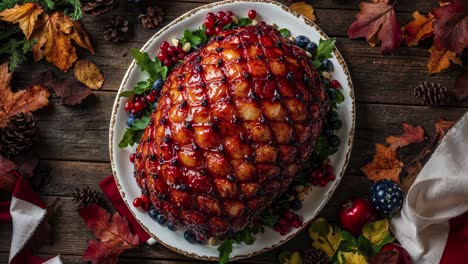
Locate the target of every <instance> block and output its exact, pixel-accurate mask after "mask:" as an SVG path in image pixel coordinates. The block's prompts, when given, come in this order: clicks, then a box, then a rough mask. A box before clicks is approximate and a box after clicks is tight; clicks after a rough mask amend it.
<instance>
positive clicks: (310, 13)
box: [289, 2, 317, 21]
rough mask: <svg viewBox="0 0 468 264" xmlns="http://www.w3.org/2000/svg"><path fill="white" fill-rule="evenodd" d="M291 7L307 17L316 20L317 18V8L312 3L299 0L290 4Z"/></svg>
mask: <svg viewBox="0 0 468 264" xmlns="http://www.w3.org/2000/svg"><path fill="white" fill-rule="evenodd" d="M289 9H291V10H293V11H295V12H297V13H299V14H301V15H303V16H305V17H307V18H308V19H310V20H312V21H315V20H317V18H316V17H315V14H314V12H315V10H314V8H313V7H312V5H309V4H307V3H306V2H298V3H294V4H292V5H290V6H289Z"/></svg>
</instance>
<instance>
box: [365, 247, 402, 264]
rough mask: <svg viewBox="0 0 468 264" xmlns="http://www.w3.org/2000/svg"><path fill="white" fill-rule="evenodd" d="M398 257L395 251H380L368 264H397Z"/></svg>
mask: <svg viewBox="0 0 468 264" xmlns="http://www.w3.org/2000/svg"><path fill="white" fill-rule="evenodd" d="M399 257H400V255H399V253H398V251H396V250H389V251H380V252H378V253H377V254H375V255H374V256H373V257H372V258H371V260H370V262H369V264H398V263H399V262H398V259H399Z"/></svg>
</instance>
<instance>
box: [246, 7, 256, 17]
mask: <svg viewBox="0 0 468 264" xmlns="http://www.w3.org/2000/svg"><path fill="white" fill-rule="evenodd" d="M248 16H249V18H250V19H255V18H256V17H257V11H255V10H253V9H252V10H250V11H249V13H248Z"/></svg>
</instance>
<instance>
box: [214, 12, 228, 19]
mask: <svg viewBox="0 0 468 264" xmlns="http://www.w3.org/2000/svg"><path fill="white" fill-rule="evenodd" d="M225 15H226V13H224V12H223V11H219V12H218V13H216V17H217V18H218V19H219V20H221V19H223V17H224V16H225Z"/></svg>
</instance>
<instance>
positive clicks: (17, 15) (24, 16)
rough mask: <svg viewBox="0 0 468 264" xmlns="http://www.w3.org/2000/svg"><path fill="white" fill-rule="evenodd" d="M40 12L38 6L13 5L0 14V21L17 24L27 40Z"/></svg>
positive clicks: (31, 4) (40, 8)
mask: <svg viewBox="0 0 468 264" xmlns="http://www.w3.org/2000/svg"><path fill="white" fill-rule="evenodd" d="M42 12H43V10H42V7H41V6H40V5H38V4H34V3H26V4H24V5H15V6H14V7H13V8H9V9H5V10H3V11H2V12H0V20H3V21H7V22H11V23H15V24H16V23H18V24H19V27H20V28H21V30H23V33H24V35H25V36H26V38H27V39H29V37H30V36H31V34H32V32H33V30H34V26H35V24H36V21H37V18H38V16H39V15H40V14H42Z"/></svg>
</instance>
